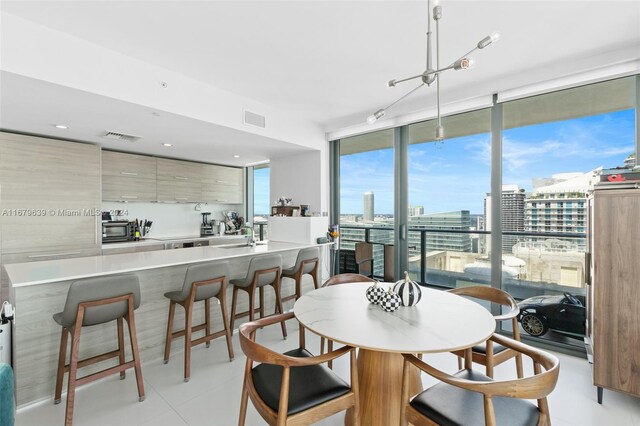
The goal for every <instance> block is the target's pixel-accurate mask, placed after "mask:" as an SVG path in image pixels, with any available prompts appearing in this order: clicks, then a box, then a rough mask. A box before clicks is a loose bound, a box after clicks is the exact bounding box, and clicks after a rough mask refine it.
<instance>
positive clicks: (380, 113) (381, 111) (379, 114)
mask: <svg viewBox="0 0 640 426" xmlns="http://www.w3.org/2000/svg"><path fill="white" fill-rule="evenodd" d="M385 113H386V111H385V110H384V109H379V110H377V111H376V112H374V113H373V114H371V115H370V116H369V117H367V123H369V124H373V123H375V122H376V120H378V119H379V118H380V117H383V116H384V114H385Z"/></svg>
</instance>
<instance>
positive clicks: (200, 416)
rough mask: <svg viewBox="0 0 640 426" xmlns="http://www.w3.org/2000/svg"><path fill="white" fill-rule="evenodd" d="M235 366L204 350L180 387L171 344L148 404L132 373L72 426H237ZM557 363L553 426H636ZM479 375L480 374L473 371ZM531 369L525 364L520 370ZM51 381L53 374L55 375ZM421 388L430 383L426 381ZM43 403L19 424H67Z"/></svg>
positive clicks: (152, 370)
mask: <svg viewBox="0 0 640 426" xmlns="http://www.w3.org/2000/svg"><path fill="white" fill-rule="evenodd" d="M279 333H280V329H279V327H269V328H265V329H263V330H262V331H260V332H259V335H258V339H259V341H260V342H262V343H264V344H265V345H268V346H270V347H272V348H274V349H276V350H279V351H281V352H283V351H285V350H287V349H290V348H293V347H294V346H295V345H296V343H297V332H295V330H294V324H293V322H292V321H290V324H289V336H290V337H289V339H287V340H282V337H281V335H280V334H279ZM234 345H235V351H236V359H235V360H234V361H233V362H229V359H228V357H227V351H226V346H225V343H224V339H217V340H216V341H214V342H212V345H211V347H210V348H208V349H207V348H205V347H204V345H202V346H199V347H196V348H194V350H193V352H192V372H191V381H190V382H189V383H184V382H183V380H182V362H183V358H182V353H181V352H180V351H179V349H180V348H179V346H180V343H179V341H176V342H175V343H174V351H173V353H172V358H171V360H170V362H169V364H167V365H165V364H163V363H162V362H161V361H158V362H153V363H150V364H147V365H144V366H143V369H142V373H143V376H144V384H145V390H146V400H145V401H144V402H142V403H139V402H137V401H138V397H137V393H136V386H135V376H134V374H133V371H132V370H129V372H128V373H127V378H126V380H122V381H121V380H119V379H118V377H117V376H112V377H110V378H107V379H104V380H102V381H99V382H95V383H92V384H89V385H87V386H85V387H83V388H80V389H79V390H78V391H77V394H76V404H75V419H74V420H75V422H74V423H75V424H76V425H157V426H162V425H236V424H237V422H238V410H239V407H240V392H241V388H242V386H241V385H242V383H241V382H242V375H243V369H244V365H245V364H244V363H245V357H244V356H243V354H242V351H241V349H240V345H239V343H238V339H237V335H236V336H234ZM307 347H308V348H312V350H313V349H316V350H317V348H318V347H319V339H318V338H314V337H312V335H311V333H308V334H307ZM556 355H557V356H558V357H559V358H560V378H559V381H558V384H557V386H556V389H555V391H554V392H553V393H552V394H551V396H550V397H549V405H550V411H551V417H552V422H553V424H554V425H556V426H568V425H580V426H586V425H638V426H640V399H636V398H633V397H630V396H627V395H623V394H620V393H616V392H609V391H605V393H604V404H603V405H599V404H598V403H597V402H596V390H595V388H594V387H593V386H592V384H591V370H590V366H589V364H588V363H587V361H586V360H584V359H581V358H576V357H572V356H568V355H563V354H556ZM425 360H427V362H429V363H431V364H433V365H435V366H436V367H437V368H440V369H442V370H443V371H455V370H456V367H457V363H456V360H455V357H453V356H451V355H450V354H436V355H428V356H426V357H425ZM478 368H482V367H478ZM525 368H528V369H529V372H530V369H531V367H530V362H525ZM334 369H335V371H337V372H338V373H339V374H340V375H341V376H342V377H345V378H347V380H348V377H349V368H348V358H347V357H345V358H344V359H340V360H339V361H338V362H337V363H336V364H335V366H334ZM52 374H53V372H52ZM510 377H515V365H514V363H513V362H507V363H505V364H503V365H500V366H499V367H498V368H497V369H496V378H498V379H500V378H510ZM422 378H423V382H424V385H425V387H427V386H430V385H432V384H433V383H435V381H434V380H433V379H432V378H431V377H429V376H427V375H425V374H423V376H422ZM52 401H53V399H48V400H46V401H42V402H39V403H36V404H33V405H30V406H28V407H23V408H21V409H19V410H18V413H17V417H16V424H17V425H18V426H22V425H61V424H63V423H64V411H65V401H66V400H65V398H64V395H63V400H62V403H61V404H59V405H53V402H52ZM343 420H344V414H343V413H339V414H336V415H334V416H332V417H330V418H328V419H325V420H324V421H322V422H320V423H318V424H319V425H323V426H328V425H342V424H343ZM247 424H248V425H263V424H265V423H264V421H262V419H261V418H260V416H259V415H258V414H257V412H256V411H255V410H254V409H253V406H252V405H251V403H249V411H248V414H247Z"/></svg>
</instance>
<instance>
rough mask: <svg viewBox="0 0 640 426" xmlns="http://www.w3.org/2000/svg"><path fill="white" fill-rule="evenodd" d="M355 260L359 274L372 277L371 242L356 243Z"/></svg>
mask: <svg viewBox="0 0 640 426" xmlns="http://www.w3.org/2000/svg"><path fill="white" fill-rule="evenodd" d="M355 260H356V266H357V268H358V273H359V274H361V275H366V276H367V277H373V244H371V243H365V242H359V243H356V245H355Z"/></svg>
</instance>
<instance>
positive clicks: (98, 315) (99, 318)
mask: <svg viewBox="0 0 640 426" xmlns="http://www.w3.org/2000/svg"><path fill="white" fill-rule="evenodd" d="M125 294H133V308H134V309H137V308H138V306H140V284H139V282H138V277H137V276H136V275H132V274H130V275H112V276H106V277H96V278H85V279H82V280H77V281H73V282H72V283H71V285H70V286H69V291H68V292H67V300H66V302H65V304H64V310H63V311H62V325H63V326H65V327H70V326H72V325H73V324H74V323H75V321H76V315H77V314H78V305H79V304H80V303H83V302H91V301H97V300H104V299H110V298H112V297H117V296H122V295H125ZM127 312H128V306H127V302H126V301H120V302H116V303H109V304H107V305H101V306H93V307H90V308H88V309H87V310H86V311H85V313H84V318H83V320H82V325H95V324H102V323H105V322H109V321H113V320H115V319H118V318H121V317H123V316H125V315H126V313H127Z"/></svg>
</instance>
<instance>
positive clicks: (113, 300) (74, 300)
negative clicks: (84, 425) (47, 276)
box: [53, 275, 144, 425]
mask: <svg viewBox="0 0 640 426" xmlns="http://www.w3.org/2000/svg"><path fill="white" fill-rule="evenodd" d="M138 306H140V284H139V283H138V277H137V276H135V275H120V276H111V277H98V278H87V279H83V280H78V281H73V282H72V283H71V285H70V287H69V291H68V293H67V300H66V302H65V305H64V310H63V311H62V312H58V313H57V314H55V315H53V320H54V321H55V322H57V323H58V324H60V325H61V326H62V336H61V338H60V355H59V358H58V372H57V377H56V390H55V398H54V404H59V403H60V401H61V396H62V381H63V379H64V373H65V372H68V373H69V384H68V385H67V410H66V414H65V424H66V425H71V424H72V423H73V405H74V399H75V392H76V387H78V386H82V385H84V384H86V383H89V382H93V381H94V380H98V379H101V378H103V377H106V376H108V375H110V374H115V373H120V379H124V378H125V370H126V369H128V368H132V367H133V368H134V369H135V372H136V382H137V383H138V400H139V401H140V402H142V401H144V384H143V382H142V369H141V368H140V353H139V352H138V339H137V337H136V325H135V320H134V316H133V311H134V310H135V309H137V308H138ZM123 319H124V320H126V321H127V325H128V327H129V338H130V340H131V352H132V354H133V360H131V361H129V362H125V353H124V328H123V321H122V320H123ZM114 320H115V321H117V326H118V349H116V350H113V351H111V352H106V353H103V354H100V355H96V356H93V357H91V358H86V359H83V360H80V359H78V352H79V348H80V332H81V331H82V327H84V326H91V325H97V324H104V323H107V322H111V321H114ZM69 335H71V356H70V361H69V364H65V361H66V355H67V339H68V337H69ZM115 357H118V358H119V363H118V365H116V366H115V367H111V368H107V369H104V370H101V371H99V372H97V373H93V374H89V375H87V376H84V377H79V378H78V377H77V374H78V368H82V367H86V366H88V365H92V364H95V363H97V362H101V361H105V360H108V359H111V358H115Z"/></svg>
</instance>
